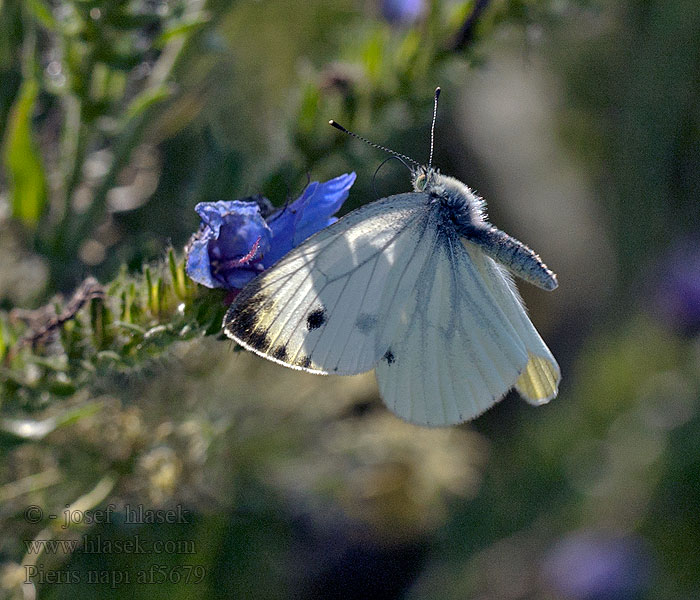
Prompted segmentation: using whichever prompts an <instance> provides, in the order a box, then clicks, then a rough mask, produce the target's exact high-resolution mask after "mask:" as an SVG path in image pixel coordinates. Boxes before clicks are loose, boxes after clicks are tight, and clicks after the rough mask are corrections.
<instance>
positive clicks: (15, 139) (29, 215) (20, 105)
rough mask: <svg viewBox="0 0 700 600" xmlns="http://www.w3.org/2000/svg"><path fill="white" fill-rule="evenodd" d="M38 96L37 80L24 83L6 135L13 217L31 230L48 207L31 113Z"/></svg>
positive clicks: (7, 165) (6, 159)
mask: <svg viewBox="0 0 700 600" xmlns="http://www.w3.org/2000/svg"><path fill="white" fill-rule="evenodd" d="M38 93H39V84H38V83H37V82H36V80H34V79H27V80H25V81H24V83H22V87H21V88H20V91H19V94H18V98H17V101H16V102H15V104H14V106H13V107H12V111H11V114H10V118H9V119H8V127H7V133H6V134H5V151H4V162H5V168H6V170H7V175H8V179H9V183H10V186H9V187H10V199H11V204H12V215H13V216H14V217H15V218H16V219H19V220H20V221H21V222H22V223H24V224H25V225H27V226H29V227H36V224H37V222H38V221H39V218H40V217H41V214H42V212H43V211H44V207H45V206H46V175H45V173H44V167H43V165H42V164H41V157H40V155H39V152H38V150H37V146H36V144H35V143H34V140H33V138H32V114H33V111H34V104H35V102H36V98H37V95H38Z"/></svg>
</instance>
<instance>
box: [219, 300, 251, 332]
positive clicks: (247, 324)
mask: <svg viewBox="0 0 700 600" xmlns="http://www.w3.org/2000/svg"><path fill="white" fill-rule="evenodd" d="M257 312H258V311H257V310H256V308H255V307H254V306H252V305H251V304H244V305H243V306H233V307H231V309H229V311H228V313H227V314H226V325H225V327H226V331H230V332H232V333H242V334H245V333H246V332H248V331H251V330H252V329H253V328H254V327H255V316H256V314H257Z"/></svg>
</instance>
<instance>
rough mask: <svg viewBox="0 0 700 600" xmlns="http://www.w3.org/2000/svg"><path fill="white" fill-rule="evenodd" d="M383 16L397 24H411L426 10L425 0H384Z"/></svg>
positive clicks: (382, 4) (382, 5)
mask: <svg viewBox="0 0 700 600" xmlns="http://www.w3.org/2000/svg"><path fill="white" fill-rule="evenodd" d="M381 10H382V16H383V17H384V18H385V19H386V20H387V21H389V23H395V24H397V25H410V24H411V23H414V22H415V21H417V20H418V19H419V18H420V17H421V15H422V14H423V11H424V10H425V2H424V0H382V2H381Z"/></svg>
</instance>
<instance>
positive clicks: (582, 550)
mask: <svg viewBox="0 0 700 600" xmlns="http://www.w3.org/2000/svg"><path fill="white" fill-rule="evenodd" d="M543 570H544V576H545V579H546V581H547V582H548V583H549V585H551V587H552V588H554V589H555V590H557V591H558V592H560V593H562V594H563V595H564V597H565V598H571V599H572V600H635V599H637V598H642V597H643V593H644V591H645V590H646V589H648V586H649V584H650V582H651V574H652V570H653V561H652V559H651V555H650V553H649V551H648V549H647V547H646V544H645V543H644V541H643V540H642V539H641V538H637V537H613V536H612V535H610V534H609V533H604V532H596V531H582V532H577V533H573V534H570V535H569V536H567V537H565V538H564V539H563V540H562V541H560V542H559V543H558V544H557V545H556V546H555V547H554V548H553V549H552V550H551V551H550V552H549V555H548V557H547V558H546V559H545V563H544V569H543Z"/></svg>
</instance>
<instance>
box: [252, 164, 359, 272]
mask: <svg viewBox="0 0 700 600" xmlns="http://www.w3.org/2000/svg"><path fill="white" fill-rule="evenodd" d="M356 177H357V176H356V175H355V173H346V174H344V175H341V176H340V177H335V178H334V179H331V180H330V181H326V182H324V183H318V182H317V181H313V182H311V183H310V184H309V185H308V186H306V189H305V190H304V193H303V194H302V195H301V197H300V198H298V199H297V200H295V201H294V202H292V203H291V204H290V205H289V206H286V207H285V208H283V209H280V211H278V212H277V213H275V214H274V215H272V216H271V217H270V218H269V219H268V223H269V225H270V228H271V229H272V240H273V241H272V247H271V248H270V251H269V253H268V254H267V255H265V256H264V258H263V264H264V265H265V267H269V266H271V265H272V264H274V263H275V262H277V261H278V260H279V259H280V258H282V257H283V256H284V255H285V254H287V252H289V251H290V250H291V249H292V248H294V247H296V246H298V245H299V244H301V242H303V241H304V240H305V239H306V238H308V237H309V236H311V235H313V234H314V233H316V232H317V231H320V230H321V229H323V228H325V227H328V225H330V224H331V223H333V222H334V220H333V219H332V217H333V215H334V214H335V213H336V212H338V210H340V207H341V206H342V205H343V202H345V200H346V199H347V197H348V193H349V191H350V188H351V187H352V184H353V183H355V178H356Z"/></svg>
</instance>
